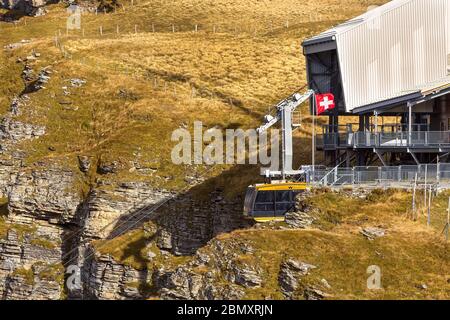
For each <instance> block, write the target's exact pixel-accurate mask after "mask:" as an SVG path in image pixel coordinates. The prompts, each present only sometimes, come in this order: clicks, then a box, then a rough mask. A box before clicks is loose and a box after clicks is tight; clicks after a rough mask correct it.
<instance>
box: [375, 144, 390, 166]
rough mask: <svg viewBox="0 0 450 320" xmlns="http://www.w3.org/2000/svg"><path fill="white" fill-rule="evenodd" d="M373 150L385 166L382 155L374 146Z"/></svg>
mask: <svg viewBox="0 0 450 320" xmlns="http://www.w3.org/2000/svg"><path fill="white" fill-rule="evenodd" d="M373 152H375V153H376V154H377V156H378V158H379V159H380V161H381V163H382V164H383V166H384V167H387V164H386V161H384V159H383V155H382V154H380V153H379V152H378V150H377V149H376V148H374V149H373Z"/></svg>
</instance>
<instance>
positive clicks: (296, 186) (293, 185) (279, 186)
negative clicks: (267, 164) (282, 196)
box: [255, 182, 308, 191]
mask: <svg viewBox="0 0 450 320" xmlns="http://www.w3.org/2000/svg"><path fill="white" fill-rule="evenodd" d="M255 188H256V190H257V191H278V190H280V191H284V190H305V189H307V188H308V186H307V184H306V183H305V182H280V183H269V184H257V185H256V186H255Z"/></svg>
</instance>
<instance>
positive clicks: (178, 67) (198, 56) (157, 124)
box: [0, 0, 368, 189]
mask: <svg viewBox="0 0 450 320" xmlns="http://www.w3.org/2000/svg"><path fill="white" fill-rule="evenodd" d="M367 5H368V4H367V2H366V1H358V0H346V1H345V2H344V3H343V2H342V1H335V0H333V1H332V0H327V1H325V0H324V1H319V2H318V1H312V0H309V1H296V0H290V1H281V0H277V1H256V0H255V1H246V2H241V1H237V0H222V1H211V0H203V1H186V0H177V1H171V2H165V1H139V2H138V4H137V5H135V6H134V7H130V4H129V3H125V11H123V10H122V9H120V10H117V12H116V13H111V14H107V15H104V14H99V15H98V16H96V15H95V14H85V15H83V16H82V28H83V29H84V32H85V37H84V38H83V37H82V31H81V30H78V31H70V32H69V36H66V35H65V31H64V29H65V21H66V17H67V14H66V13H65V11H64V8H63V6H62V5H55V6H52V7H51V10H50V13H49V15H48V16H46V17H38V18H34V19H29V18H26V21H27V25H25V24H24V20H22V21H20V22H19V24H18V26H17V27H12V26H8V25H5V24H4V23H1V27H2V28H4V29H5V30H7V31H6V32H2V33H1V34H0V42H1V43H4V44H6V43H12V42H16V41H20V40H21V39H25V38H27V39H30V38H31V39H33V40H34V42H33V43H32V44H30V45H28V46H25V47H24V48H22V49H19V50H16V51H14V52H13V53H5V52H2V53H1V56H0V58H1V59H2V61H3V62H4V63H2V66H7V67H0V75H1V76H2V79H4V80H3V81H2V82H5V83H6V85H5V86H2V88H1V89H0V90H1V92H0V110H1V111H2V112H5V111H6V110H7V109H8V107H9V103H10V101H11V99H12V98H13V97H14V96H15V95H17V94H18V93H19V92H20V91H21V90H22V85H21V81H20V79H19V76H20V72H21V65H20V64H17V63H15V60H16V58H17V56H22V57H23V56H26V55H28V54H29V53H30V52H31V49H32V48H34V49H36V50H37V51H39V52H40V53H41V54H42V58H41V61H40V62H39V63H37V65H36V69H38V67H39V66H46V65H52V67H53V69H54V70H56V71H57V73H56V74H55V76H54V77H53V78H52V80H51V82H50V83H49V84H48V86H47V89H46V90H44V91H41V92H38V93H35V94H32V95H31V97H32V102H33V103H32V107H31V112H27V113H25V114H24V115H22V116H21V119H22V120H24V121H29V122H40V123H42V124H45V125H46V126H47V127H48V130H47V132H48V133H47V135H46V136H45V137H43V138H41V139H39V140H37V141H33V142H32V143H24V144H23V145H22V146H21V147H22V148H23V149H25V150H27V151H28V153H29V158H28V161H29V163H34V162H36V161H38V160H51V161H59V162H61V163H62V164H64V165H66V166H67V165H68V166H72V167H75V166H76V155H78V154H87V155H91V156H93V157H94V158H97V159H99V158H102V159H107V160H111V161H113V160H115V161H119V162H120V163H121V170H120V172H119V173H118V174H117V175H116V176H115V177H114V179H117V180H123V179H134V180H146V181H149V182H152V183H154V184H155V185H157V186H164V187H167V188H174V189H179V188H182V187H184V185H185V182H184V181H183V177H184V176H186V175H198V174H201V173H202V172H204V171H205V168H203V167H198V166H190V167H180V166H174V165H173V164H172V163H171V161H170V150H171V147H172V144H171V143H170V134H171V132H172V130H173V129H175V128H178V127H179V126H180V125H188V126H189V127H191V125H192V122H193V121H194V120H201V121H203V122H204V123H205V126H207V127H212V126H219V127H221V128H229V127H232V128H239V127H241V128H251V127H256V126H258V125H259V124H260V121H261V117H262V116H263V115H264V114H265V113H266V112H267V111H268V106H270V105H272V104H273V103H275V102H277V101H279V100H280V99H282V98H284V97H285V96H287V95H288V94H290V93H292V92H293V91H295V90H298V88H299V87H302V86H303V85H304V84H305V72H304V59H303V56H302V54H301V48H300V43H301V41H302V39H304V38H305V37H308V36H310V35H312V34H315V33H317V32H320V31H321V30H324V29H326V28H328V27H330V26H332V25H334V24H336V23H337V22H338V21H342V20H345V19H347V18H350V17H352V16H355V15H357V14H359V13H361V12H363V11H364V10H365V9H366V8H367ZM325 12H326V13H327V15H326V16H325V14H324V13H325ZM311 18H314V19H321V21H320V22H318V21H311ZM287 21H288V23H289V26H288V28H286V22H287ZM152 24H153V26H154V27H155V31H156V32H155V33H153V32H152ZM172 24H173V25H174V26H175V27H176V28H175V29H176V32H175V33H172V32H171V31H172V27H171V26H172ZM117 25H119V28H120V35H117V34H115V32H116V27H117ZM134 25H137V26H138V31H139V32H138V34H134ZM194 25H198V26H199V32H198V33H194V32H193V30H194V29H193V28H194ZM99 26H102V27H103V31H104V35H103V36H102V37H101V36H100V35H99V32H98V28H99ZM214 27H215V29H216V33H213V30H214ZM58 30H59V31H60V32H61V35H62V36H61V37H60V39H59V40H60V42H61V43H62V44H63V46H64V48H65V51H66V52H68V53H69V56H70V59H67V58H64V57H63V55H62V54H61V51H60V49H58V48H56V47H55V46H54V36H55V35H57V34H58ZM255 30H256V33H255ZM73 77H79V78H84V79H86V80H87V81H88V84H87V85H86V86H85V87H83V88H79V89H75V90H71V91H72V93H71V95H70V96H68V97H64V96H62V90H61V87H62V86H65V85H67V82H66V80H67V79H69V78H73ZM193 89H194V90H195V96H194V97H193V96H192V92H193V91H192V90H193ZM119 90H124V91H126V92H127V98H123V97H120V96H119V94H118V92H119ZM61 100H63V101H69V102H71V103H72V104H71V105H70V106H69V107H68V108H67V106H64V105H60V104H59V103H58V101H61ZM65 108H66V109H70V108H74V109H76V111H73V110H65ZM306 110H307V106H305V107H304V108H303V113H304V114H306ZM310 131H311V126H310V125H309V124H308V119H307V117H306V119H305V126H304V128H303V129H302V130H301V131H299V132H298V133H297V139H296V142H295V144H296V148H297V150H298V157H297V158H298V159H297V160H296V162H297V163H296V164H300V163H306V162H309V152H310V151H309V150H310V143H309V139H308V136H309V132H310ZM161 142H164V143H161ZM50 146H51V147H53V148H52V149H56V151H49V147H50ZM136 154H139V157H137V156H136ZM133 161H140V162H144V165H148V166H149V167H152V168H157V169H158V172H157V173H156V174H154V175H142V174H139V173H136V172H130V169H131V171H133V170H132V164H131V162H133ZM228 169H229V167H226V166H217V168H215V169H214V170H212V172H211V173H208V175H209V176H211V175H212V176H214V175H217V174H219V173H220V172H221V171H223V170H228ZM238 171H239V170H234V171H233V172H236V173H238V174H237V176H242V174H239V172H238ZM90 180H93V179H90ZM251 180H253V181H256V180H258V177H254V179H250V180H248V181H246V182H243V183H244V184H247V183H250V182H251Z"/></svg>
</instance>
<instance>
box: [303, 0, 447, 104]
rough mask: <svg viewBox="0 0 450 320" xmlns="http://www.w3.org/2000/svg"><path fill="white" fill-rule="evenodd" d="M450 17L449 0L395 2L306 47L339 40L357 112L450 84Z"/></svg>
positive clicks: (347, 89) (349, 97) (348, 94)
mask: <svg viewBox="0 0 450 320" xmlns="http://www.w3.org/2000/svg"><path fill="white" fill-rule="evenodd" d="M449 19H450V0H394V1H391V2H389V3H387V4H385V5H383V6H381V7H377V8H375V9H373V10H371V11H369V12H367V13H365V14H363V15H361V16H359V17H357V18H354V19H352V20H349V21H348V22H346V23H344V24H341V25H339V26H337V27H335V28H333V29H330V30H328V31H326V32H324V33H322V34H320V35H318V36H316V37H313V38H311V39H308V40H307V41H306V42H305V43H304V46H306V47H308V46H310V45H314V44H317V43H320V42H323V41H330V39H332V40H333V41H334V43H335V44H336V48H337V53H338V60H339V69H340V76H341V81H342V87H343V92H344V97H345V106H346V111H347V112H353V111H356V110H360V109H361V108H364V109H365V108H366V107H367V106H371V105H374V106H378V105H380V104H383V101H390V100H392V99H396V98H400V97H405V96H409V95H414V94H416V93H417V94H419V95H421V94H422V93H424V92H428V91H430V90H433V88H437V87H442V86H447V85H448V84H449V83H450V65H449V59H450V56H449V55H450V51H449V50H450V23H449ZM327 39H328V40H327ZM317 46H318V47H323V45H316V46H311V47H317ZM316 51H317V50H316ZM305 52H308V50H305Z"/></svg>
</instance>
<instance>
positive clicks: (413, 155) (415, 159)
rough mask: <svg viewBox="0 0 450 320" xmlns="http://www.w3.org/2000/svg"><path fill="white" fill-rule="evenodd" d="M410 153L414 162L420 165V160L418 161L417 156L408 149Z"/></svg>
mask: <svg viewBox="0 0 450 320" xmlns="http://www.w3.org/2000/svg"><path fill="white" fill-rule="evenodd" d="M407 151H408V153H409V154H411V156H412V157H413V159H414V161H415V162H416V163H417V165H420V162H419V159H417V157H416V154H415V153H414V152H412V151H411V149H409V148H408V149H407Z"/></svg>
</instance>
